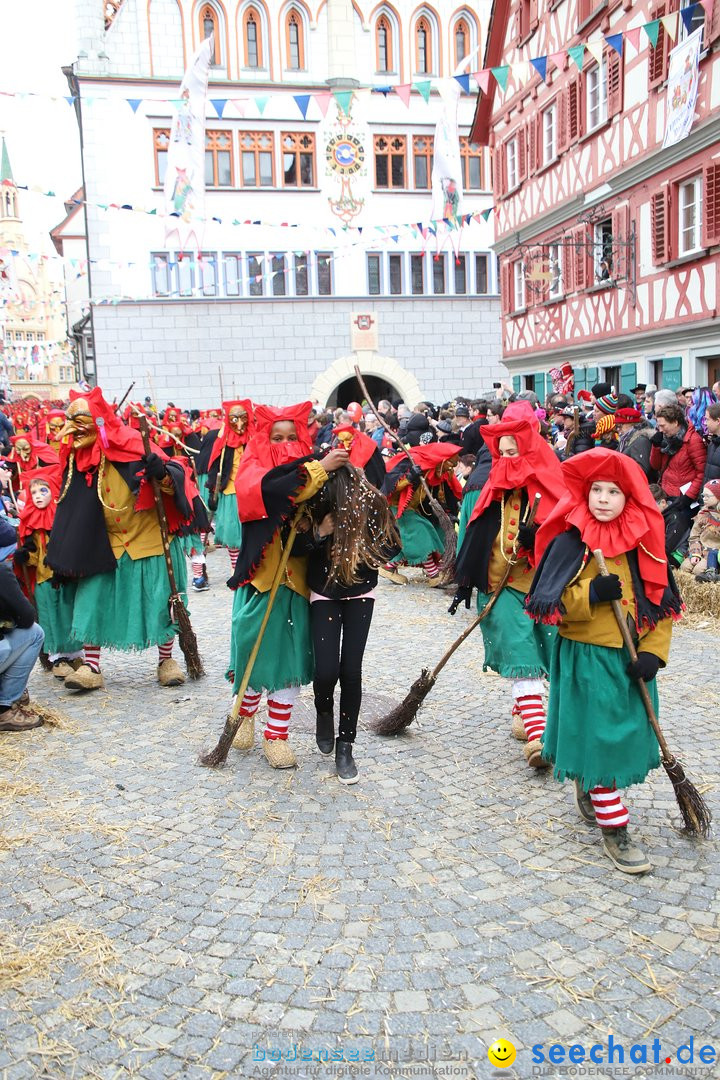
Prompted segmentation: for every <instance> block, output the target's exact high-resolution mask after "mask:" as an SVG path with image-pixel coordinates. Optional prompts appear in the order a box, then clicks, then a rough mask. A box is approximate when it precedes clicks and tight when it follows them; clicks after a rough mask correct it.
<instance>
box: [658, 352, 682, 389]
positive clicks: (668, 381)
mask: <svg viewBox="0 0 720 1080" xmlns="http://www.w3.org/2000/svg"><path fill="white" fill-rule="evenodd" d="M682 384H683V378H682V356H666V357H664V359H663V362H662V387H661V389H663V390H678V389H679V388H680V387H681V386H682Z"/></svg>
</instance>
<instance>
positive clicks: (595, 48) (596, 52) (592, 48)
mask: <svg viewBox="0 0 720 1080" xmlns="http://www.w3.org/2000/svg"><path fill="white" fill-rule="evenodd" d="M586 48H587V51H588V52H589V53H590V55H591V56H592V58H593V60H594V61H595V63H596V64H602V58H603V53H604V52H605V42H604V41H588V43H587V46H586ZM581 66H582V65H581Z"/></svg>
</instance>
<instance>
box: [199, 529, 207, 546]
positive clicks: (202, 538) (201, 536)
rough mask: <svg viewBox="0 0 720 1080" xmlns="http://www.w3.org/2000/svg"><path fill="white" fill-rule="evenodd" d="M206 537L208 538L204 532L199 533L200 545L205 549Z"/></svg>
mask: <svg viewBox="0 0 720 1080" xmlns="http://www.w3.org/2000/svg"><path fill="white" fill-rule="evenodd" d="M207 536H208V534H207V533H206V532H201V533H200V543H201V544H202V546H203V547H205V545H206V544H207Z"/></svg>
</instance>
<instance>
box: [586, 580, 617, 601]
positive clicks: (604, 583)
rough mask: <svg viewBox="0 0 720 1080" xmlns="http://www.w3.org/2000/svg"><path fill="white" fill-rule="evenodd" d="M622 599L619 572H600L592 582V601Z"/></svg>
mask: <svg viewBox="0 0 720 1080" xmlns="http://www.w3.org/2000/svg"><path fill="white" fill-rule="evenodd" d="M620 599H622V585H621V584H620V578H619V577H618V576H617V574H608V575H607V577H605V576H604V575H603V574H598V576H597V577H595V578H593V580H592V581H591V582H590V603H591V604H605V603H609V601H610V600H620Z"/></svg>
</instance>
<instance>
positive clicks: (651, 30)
mask: <svg viewBox="0 0 720 1080" xmlns="http://www.w3.org/2000/svg"><path fill="white" fill-rule="evenodd" d="M643 30H644V31H645V33H646V34H647V39H648V41H649V42H650V44H651V45H652V47H653V49H654V48H655V46H656V45H657V41H658V34H659V33H660V20H659V19H652V20H651V21H650V22H646V23H644V24H643Z"/></svg>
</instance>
